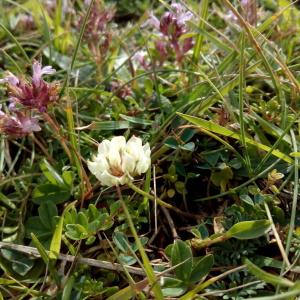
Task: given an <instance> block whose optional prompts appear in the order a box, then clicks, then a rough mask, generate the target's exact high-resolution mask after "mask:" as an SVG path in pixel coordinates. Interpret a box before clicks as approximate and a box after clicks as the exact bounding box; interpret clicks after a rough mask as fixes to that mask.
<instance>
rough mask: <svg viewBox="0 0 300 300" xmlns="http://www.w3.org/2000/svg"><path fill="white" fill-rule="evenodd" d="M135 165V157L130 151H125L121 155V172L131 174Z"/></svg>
mask: <svg viewBox="0 0 300 300" xmlns="http://www.w3.org/2000/svg"><path fill="white" fill-rule="evenodd" d="M135 167H136V160H135V158H134V157H133V156H132V155H130V153H127V152H125V153H124V155H123V157H122V170H123V172H124V173H125V172H127V173H129V174H133V173H134V171H135Z"/></svg>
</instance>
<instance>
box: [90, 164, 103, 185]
mask: <svg viewBox="0 0 300 300" xmlns="http://www.w3.org/2000/svg"><path fill="white" fill-rule="evenodd" d="M87 165H88V168H89V170H90V172H91V173H92V174H93V175H95V176H96V178H97V179H98V180H100V176H101V174H102V171H101V170H100V169H99V168H98V164H97V163H96V162H95V161H91V160H88V162H87Z"/></svg>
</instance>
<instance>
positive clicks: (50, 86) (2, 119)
mask: <svg viewBox="0 0 300 300" xmlns="http://www.w3.org/2000/svg"><path fill="white" fill-rule="evenodd" d="M54 72H55V70H54V69H53V68H52V67H51V66H46V67H43V68H42V65H41V64H40V63H39V62H37V61H34V63H33V65H32V79H31V81H30V82H28V81H26V80H25V79H23V78H19V77H16V76H15V75H14V74H12V73H11V72H7V76H6V77H5V78H3V79H0V83H5V84H6V86H7V93H8V96H9V106H8V108H9V112H7V113H5V112H3V111H2V110H1V107H0V132H2V133H4V134H6V135H8V136H10V137H23V136H25V135H27V134H29V133H31V132H34V131H39V130H41V128H40V126H39V125H38V120H37V118H36V117H35V116H33V114H34V113H35V112H36V111H38V112H41V113H42V112H46V110H47V106H48V105H49V104H50V103H53V102H55V101H56V100H57V99H58V86H57V84H55V83H47V82H45V81H44V80H43V79H42V76H43V75H45V74H53V73H54Z"/></svg>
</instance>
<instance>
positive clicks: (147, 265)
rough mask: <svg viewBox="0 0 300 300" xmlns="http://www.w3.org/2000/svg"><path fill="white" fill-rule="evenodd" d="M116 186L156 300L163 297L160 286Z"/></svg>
mask: <svg viewBox="0 0 300 300" xmlns="http://www.w3.org/2000/svg"><path fill="white" fill-rule="evenodd" d="M116 188H117V193H118V196H119V199H120V201H121V204H122V208H123V211H124V213H125V216H126V219H127V222H128V225H129V228H130V230H131V233H132V235H133V237H134V240H135V242H136V245H137V247H138V249H139V252H140V254H141V257H142V260H143V263H144V268H145V272H146V274H147V277H148V280H149V284H150V286H151V287H152V290H153V293H154V296H155V299H157V300H160V299H163V298H164V297H163V294H162V291H161V288H160V286H159V285H158V284H157V280H156V276H155V274H154V271H153V269H152V267H151V264H150V261H149V259H148V256H147V254H146V251H145V249H144V247H143V245H142V243H141V241H140V239H139V237H138V235H137V232H136V230H135V227H134V224H133V222H132V219H131V216H130V213H129V211H128V209H127V206H126V204H125V202H124V200H123V197H122V194H121V190H120V187H119V186H116Z"/></svg>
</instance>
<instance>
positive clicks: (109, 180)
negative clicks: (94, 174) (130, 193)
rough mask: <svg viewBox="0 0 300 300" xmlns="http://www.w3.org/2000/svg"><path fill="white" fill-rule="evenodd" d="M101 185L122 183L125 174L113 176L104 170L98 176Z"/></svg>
mask: <svg viewBox="0 0 300 300" xmlns="http://www.w3.org/2000/svg"><path fill="white" fill-rule="evenodd" d="M99 180H100V182H101V185H106V186H109V187H110V186H116V185H123V184H125V183H126V180H127V179H126V176H124V175H123V176H121V177H117V176H113V175H111V174H110V173H109V172H107V171H104V172H103V173H102V174H101V176H100V178H99Z"/></svg>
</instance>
